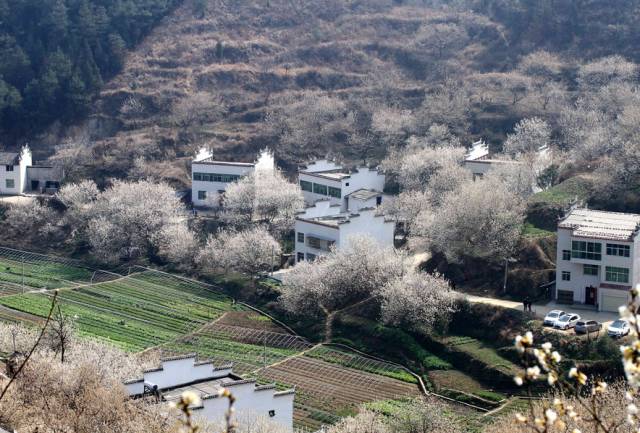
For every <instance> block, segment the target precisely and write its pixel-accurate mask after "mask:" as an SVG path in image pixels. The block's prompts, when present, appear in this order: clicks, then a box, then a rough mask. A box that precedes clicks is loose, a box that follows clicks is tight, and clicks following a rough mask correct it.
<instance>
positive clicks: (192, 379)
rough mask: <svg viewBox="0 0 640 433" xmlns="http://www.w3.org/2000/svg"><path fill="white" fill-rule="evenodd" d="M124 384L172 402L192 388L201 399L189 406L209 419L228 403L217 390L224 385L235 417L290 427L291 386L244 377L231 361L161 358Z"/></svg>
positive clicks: (218, 417)
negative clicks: (285, 387)
mask: <svg viewBox="0 0 640 433" xmlns="http://www.w3.org/2000/svg"><path fill="white" fill-rule="evenodd" d="M124 385H125V387H126V389H127V392H128V393H129V396H130V397H146V396H151V397H155V398H156V400H157V401H158V402H159V401H168V402H175V401H178V400H179V399H180V396H181V394H182V393H183V392H184V391H192V392H194V393H196V394H197V395H199V396H200V399H201V401H202V403H201V404H200V405H199V406H196V407H193V408H192V410H193V413H194V415H195V416H196V417H201V418H203V419H205V420H207V421H208V422H211V423H220V422H222V421H223V420H224V416H225V413H226V411H227V409H228V404H229V403H228V401H227V400H226V399H224V398H222V397H220V396H219V395H218V391H219V390H220V389H221V388H227V389H229V391H230V392H231V393H232V394H233V396H234V397H235V398H236V402H235V404H234V408H235V416H236V419H238V420H243V421H247V422H248V421H250V420H251V419H256V418H260V417H264V418H265V419H269V420H271V421H272V422H273V423H276V424H279V425H280V426H281V427H284V428H286V429H287V430H289V431H293V400H294V396H295V391H294V390H286V391H277V390H276V387H275V385H261V386H259V385H257V384H256V381H255V379H249V380H243V379H242V378H241V377H239V376H236V375H235V374H233V371H232V366H231V365H222V366H214V365H213V363H212V362H198V361H197V359H196V355H184V356H177V357H173V358H166V359H163V360H162V361H161V366H160V367H158V368H155V369H151V370H146V371H145V372H144V373H143V377H142V378H140V379H135V380H130V381H127V382H125V383H124Z"/></svg>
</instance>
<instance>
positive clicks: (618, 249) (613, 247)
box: [606, 243, 631, 257]
mask: <svg viewBox="0 0 640 433" xmlns="http://www.w3.org/2000/svg"><path fill="white" fill-rule="evenodd" d="M606 252H607V255H608V256H614V257H631V247H630V246H629V245H623V244H609V243H607V245H606ZM620 253H622V254H620Z"/></svg>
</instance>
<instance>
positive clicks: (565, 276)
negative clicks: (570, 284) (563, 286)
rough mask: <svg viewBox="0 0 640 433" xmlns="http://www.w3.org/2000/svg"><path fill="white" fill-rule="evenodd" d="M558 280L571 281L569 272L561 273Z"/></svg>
mask: <svg viewBox="0 0 640 433" xmlns="http://www.w3.org/2000/svg"><path fill="white" fill-rule="evenodd" d="M560 278H561V279H562V281H571V272H570V271H562V273H561V274H560Z"/></svg>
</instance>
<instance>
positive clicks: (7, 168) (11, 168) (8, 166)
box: [4, 164, 15, 172]
mask: <svg viewBox="0 0 640 433" xmlns="http://www.w3.org/2000/svg"><path fill="white" fill-rule="evenodd" d="M4 170H5V171H7V172H10V171H14V170H15V167H14V166H13V165H9V164H7V165H5V166H4Z"/></svg>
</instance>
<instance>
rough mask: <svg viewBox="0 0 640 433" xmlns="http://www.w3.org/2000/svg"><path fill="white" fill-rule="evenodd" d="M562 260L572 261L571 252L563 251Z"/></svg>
mask: <svg viewBox="0 0 640 433" xmlns="http://www.w3.org/2000/svg"><path fill="white" fill-rule="evenodd" d="M562 260H571V251H570V250H562Z"/></svg>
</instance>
